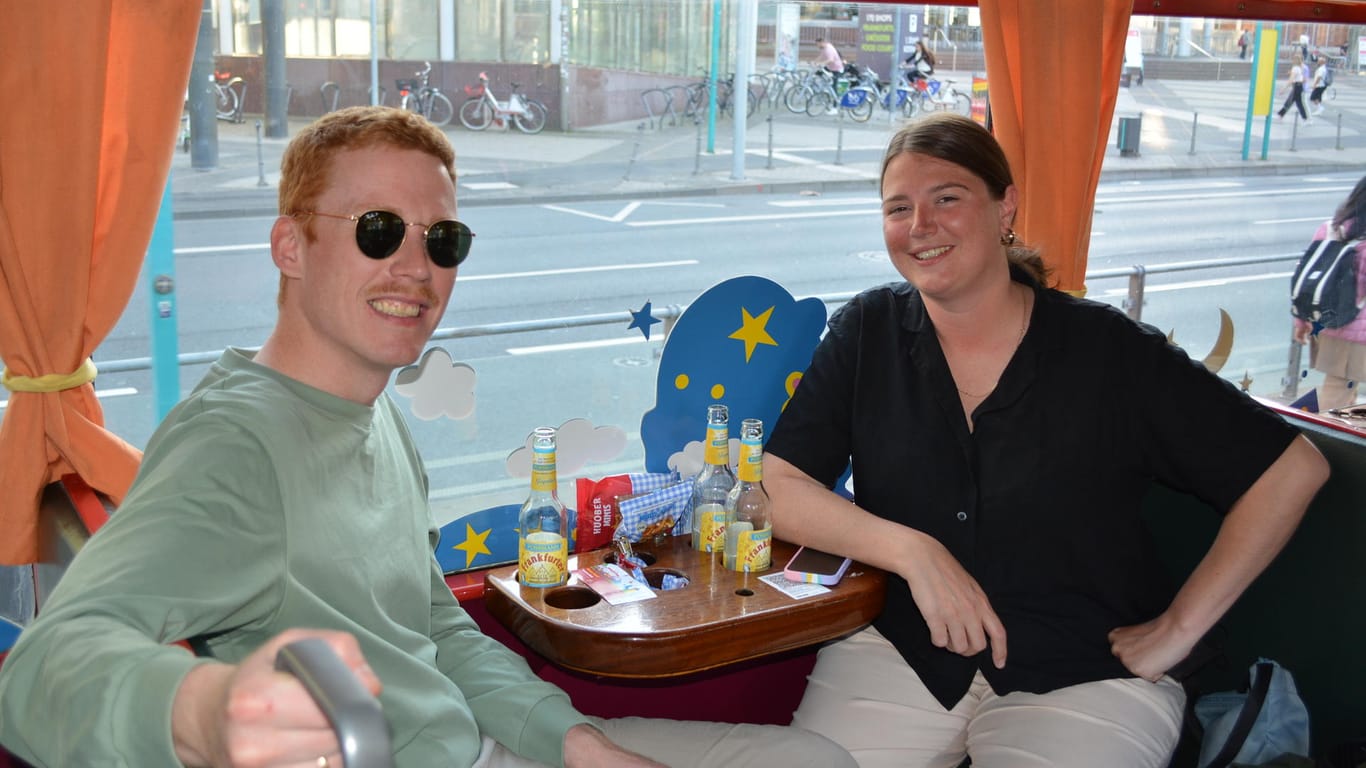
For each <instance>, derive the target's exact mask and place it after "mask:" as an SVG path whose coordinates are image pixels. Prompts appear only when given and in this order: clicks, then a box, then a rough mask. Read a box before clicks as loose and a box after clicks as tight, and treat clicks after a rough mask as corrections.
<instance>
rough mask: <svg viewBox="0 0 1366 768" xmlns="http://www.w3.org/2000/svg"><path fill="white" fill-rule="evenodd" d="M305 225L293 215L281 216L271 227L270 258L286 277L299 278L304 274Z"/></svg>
mask: <svg viewBox="0 0 1366 768" xmlns="http://www.w3.org/2000/svg"><path fill="white" fill-rule="evenodd" d="M304 237H305V236H304V232H303V225H302V224H300V223H299V220H298V219H296V218H294V217H292V216H281V217H280V218H278V219H276V220H275V223H274V224H273V225H271V227H270V258H271V260H272V261H274V262H275V266H276V267H279V269H280V274H281V275H282V276H284V277H290V278H299V277H301V276H302V274H303V250H304V248H305V247H306V243H305V240H304Z"/></svg>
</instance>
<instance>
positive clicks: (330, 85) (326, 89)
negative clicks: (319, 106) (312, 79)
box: [318, 80, 341, 112]
mask: <svg viewBox="0 0 1366 768" xmlns="http://www.w3.org/2000/svg"><path fill="white" fill-rule="evenodd" d="M318 91H319V93H321V94H322V98H323V112H336V111H337V97H339V96H341V86H340V85H338V84H337V82H336V81H334V80H328V81H327V82H325V83H323V84H322V85H320V86H318Z"/></svg>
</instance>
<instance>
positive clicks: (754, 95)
mask: <svg viewBox="0 0 1366 768" xmlns="http://www.w3.org/2000/svg"><path fill="white" fill-rule="evenodd" d="M710 84H711V79H710V78H708V77H706V76H703V78H702V80H701V81H699V82H696V83H693V84H692V85H689V86H687V103H686V104H685V106H684V107H683V116H684V117H691V118H694V119H696V118H697V117H698V116H699V115H701V114H703V113H705V112H706V111H707V99H708V95H709V93H710ZM745 90H746V92H747V96H748V98H747V99H746V102H745V116H746V117H754V112H755V110H757V109H758V108H759V100H760V99H762V98H763V95H762V94H761V93H758V92H756V91H755V90H754V86H752V85H746V86H745ZM734 91H735V74H734V73H731V74H730V75H727V76H726V77H718V78H717V79H716V113H717V114H718V115H721V116H725V115H728V114H730V113H731V112H732V111H733V110H732V109H731V107H732V106H733V104H734V99H733V98H732V97H733V95H734Z"/></svg>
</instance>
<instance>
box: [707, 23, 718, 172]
mask: <svg viewBox="0 0 1366 768" xmlns="http://www.w3.org/2000/svg"><path fill="white" fill-rule="evenodd" d="M720 66H721V0H712V3H711V72H710V73H709V74H708V75H707V80H708V82H707V151H708V152H711V153H715V152H716V70H717V68H718V67H720Z"/></svg>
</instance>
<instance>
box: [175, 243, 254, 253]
mask: <svg viewBox="0 0 1366 768" xmlns="http://www.w3.org/2000/svg"><path fill="white" fill-rule="evenodd" d="M268 250H270V243H247V244H245V245H198V246H194V247H192V248H176V249H174V252H175V253H216V252H218V251H268Z"/></svg>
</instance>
